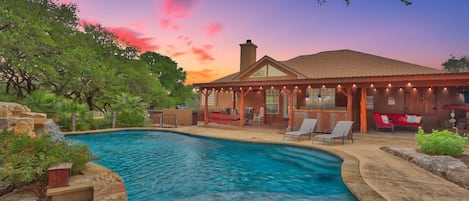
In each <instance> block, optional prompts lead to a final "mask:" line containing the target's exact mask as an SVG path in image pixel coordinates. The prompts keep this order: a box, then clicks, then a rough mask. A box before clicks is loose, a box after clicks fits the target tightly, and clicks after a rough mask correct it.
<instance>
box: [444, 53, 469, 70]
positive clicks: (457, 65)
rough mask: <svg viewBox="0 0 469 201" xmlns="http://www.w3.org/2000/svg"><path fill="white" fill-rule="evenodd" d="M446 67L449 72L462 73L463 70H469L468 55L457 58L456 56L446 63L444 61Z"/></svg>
mask: <svg viewBox="0 0 469 201" xmlns="http://www.w3.org/2000/svg"><path fill="white" fill-rule="evenodd" d="M443 66H444V69H445V70H446V71H447V72H452V73H461V72H469V58H468V57H466V56H463V57H461V58H460V59H457V58H456V57H454V56H451V58H449V59H448V61H446V62H445V63H443Z"/></svg>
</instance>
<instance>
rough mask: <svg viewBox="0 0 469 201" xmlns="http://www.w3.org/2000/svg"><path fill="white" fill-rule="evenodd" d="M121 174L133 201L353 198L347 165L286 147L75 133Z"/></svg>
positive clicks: (148, 134) (150, 134)
mask: <svg viewBox="0 0 469 201" xmlns="http://www.w3.org/2000/svg"><path fill="white" fill-rule="evenodd" d="M67 138H68V139H71V140H73V141H79V142H81V143H83V144H87V145H89V147H90V149H91V150H92V152H93V153H94V154H95V155H96V156H97V157H98V158H99V160H97V161H95V162H96V163H98V164H101V165H104V166H106V167H107V168H110V169H112V170H113V171H115V172H117V173H118V174H119V175H120V176H121V177H122V178H123V179H124V182H125V186H126V190H127V192H128V196H129V200H269V201H273V200H279V201H280V200H356V198H355V197H354V196H353V195H352V194H351V193H350V191H349V190H348V189H347V187H346V186H345V185H344V183H343V181H342V178H341V175H340V174H341V173H340V167H341V164H342V160H341V159H340V158H338V157H336V156H334V155H331V154H328V153H325V152H322V151H316V150H311V149H304V148H298V147H292V146H285V145H271V144H255V143H243V142H235V141H226V140H219V139H212V138H203V137H194V136H188V135H183V134H178V133H173V132H164V131H118V132H107V133H100V134H87V135H72V136H67Z"/></svg>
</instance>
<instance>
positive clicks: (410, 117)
mask: <svg viewBox="0 0 469 201" xmlns="http://www.w3.org/2000/svg"><path fill="white" fill-rule="evenodd" d="M406 116H407V123H415V115H406Z"/></svg>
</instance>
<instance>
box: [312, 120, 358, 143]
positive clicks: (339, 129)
mask: <svg viewBox="0 0 469 201" xmlns="http://www.w3.org/2000/svg"><path fill="white" fill-rule="evenodd" d="M352 125H353V121H338V122H337V124H336V125H335V127H334V129H333V130H332V133H331V134H321V135H315V136H314V137H313V143H314V140H322V141H323V142H326V140H327V141H329V143H332V140H334V139H342V144H344V140H345V138H346V137H347V136H348V134H349V133H350V129H352ZM351 139H352V143H353V137H351Z"/></svg>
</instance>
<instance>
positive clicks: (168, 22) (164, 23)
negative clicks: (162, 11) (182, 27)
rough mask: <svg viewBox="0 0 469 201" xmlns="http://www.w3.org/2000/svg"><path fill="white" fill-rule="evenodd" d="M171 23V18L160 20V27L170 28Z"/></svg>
mask: <svg viewBox="0 0 469 201" xmlns="http://www.w3.org/2000/svg"><path fill="white" fill-rule="evenodd" d="M170 25H171V20H169V19H162V20H160V27H161V28H163V29H166V28H168V27H169V26H170Z"/></svg>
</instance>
